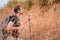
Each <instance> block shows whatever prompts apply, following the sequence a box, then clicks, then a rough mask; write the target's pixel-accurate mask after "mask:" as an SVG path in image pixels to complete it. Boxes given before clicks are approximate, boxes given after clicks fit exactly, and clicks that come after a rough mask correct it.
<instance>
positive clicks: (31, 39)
mask: <svg viewBox="0 0 60 40" xmlns="http://www.w3.org/2000/svg"><path fill="white" fill-rule="evenodd" d="M28 17H30V15H28ZM28 25H29V33H30V40H32V34H31V25H30V18H28Z"/></svg>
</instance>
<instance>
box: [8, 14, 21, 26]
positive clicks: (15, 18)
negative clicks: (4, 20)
mask: <svg viewBox="0 0 60 40" xmlns="http://www.w3.org/2000/svg"><path fill="white" fill-rule="evenodd" d="M10 21H12V22H13V23H14V24H13V27H18V26H20V23H19V19H18V17H17V16H15V15H12V16H10V18H9V22H10ZM9 22H8V23H9Z"/></svg>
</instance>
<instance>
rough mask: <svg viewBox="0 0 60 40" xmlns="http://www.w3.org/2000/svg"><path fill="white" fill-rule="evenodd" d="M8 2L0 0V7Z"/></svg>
mask: <svg viewBox="0 0 60 40" xmlns="http://www.w3.org/2000/svg"><path fill="white" fill-rule="evenodd" d="M7 3H8V0H0V8H1V7H4V5H6V4H7Z"/></svg>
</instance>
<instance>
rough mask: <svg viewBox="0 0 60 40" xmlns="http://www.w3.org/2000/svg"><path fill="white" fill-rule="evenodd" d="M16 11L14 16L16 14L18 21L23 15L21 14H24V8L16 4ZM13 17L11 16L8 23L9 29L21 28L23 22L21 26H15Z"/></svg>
mask: <svg viewBox="0 0 60 40" xmlns="http://www.w3.org/2000/svg"><path fill="white" fill-rule="evenodd" d="M14 12H15V15H12V16H15V17H16V18H17V21H19V17H20V16H21V14H23V9H22V7H21V6H16V7H15V8H14ZM12 20H13V19H12V18H11V19H10V21H9V23H8V26H7V30H13V29H18V30H20V29H21V28H22V27H21V26H22V25H21V23H20V24H19V25H20V26H19V27H13V25H14V21H12Z"/></svg>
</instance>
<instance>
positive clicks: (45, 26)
mask: <svg viewBox="0 0 60 40" xmlns="http://www.w3.org/2000/svg"><path fill="white" fill-rule="evenodd" d="M16 5H21V6H22V7H23V8H24V17H23V18H21V19H24V18H25V16H26V14H28V13H30V14H31V23H30V25H31V31H32V40H60V0H0V22H1V21H2V20H3V19H5V18H6V17H8V16H9V15H12V14H13V13H14V11H13V8H14V7H15V6H16ZM21 21H22V20H21ZM29 37H30V36H29V29H28V24H25V27H24V31H23V40H29Z"/></svg>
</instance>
